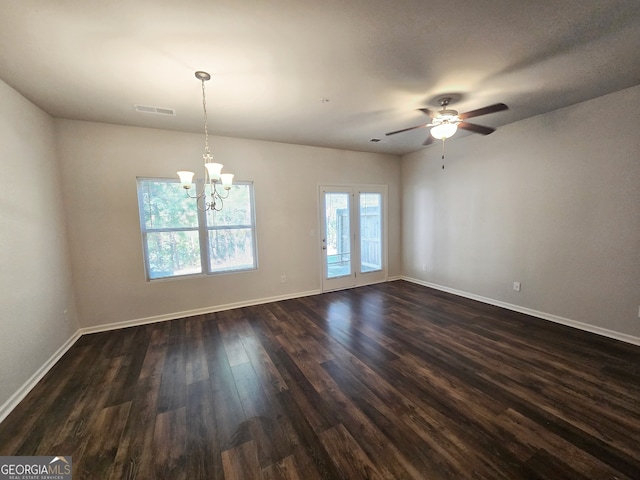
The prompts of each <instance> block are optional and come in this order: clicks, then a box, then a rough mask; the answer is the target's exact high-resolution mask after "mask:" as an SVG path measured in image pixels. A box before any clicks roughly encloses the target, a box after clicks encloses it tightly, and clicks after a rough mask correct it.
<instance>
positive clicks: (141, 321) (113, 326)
mask: <svg viewBox="0 0 640 480" xmlns="http://www.w3.org/2000/svg"><path fill="white" fill-rule="evenodd" d="M320 293H322V292H321V291H320V290H309V291H307V292H297V293H290V294H287V295H278V296H275V297H264V298H258V299H254V300H248V301H243V302H235V303H227V304H224V305H216V306H212V307H204V308H197V309H193V310H184V311H182V312H173V313H167V314H163V315H155V316H153V317H145V318H137V319H134V320H125V321H124V322H115V323H107V324H102V325H97V326H95V327H85V328H81V329H80V330H79V333H80V334H81V335H86V334H88V333H98V332H107V331H109V330H118V329H120V328H127V327H135V326H138V325H146V324H149V323H157V322H165V321H167V320H176V319H178V318H184V317H193V316H195V315H205V314H207V313H215V312H223V311H225V310H232V309H234V308H242V307H251V306H253V305H262V304H264V303H272V302H279V301H281V300H291V299H292V298H301V297H309V296H311V295H318V294H320Z"/></svg>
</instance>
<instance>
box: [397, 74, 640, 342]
mask: <svg viewBox="0 0 640 480" xmlns="http://www.w3.org/2000/svg"><path fill="white" fill-rule="evenodd" d="M639 110H640V86H636V87H633V88H630V89H627V90H623V91H620V92H617V93H613V94H610V95H607V96H605V97H601V98H597V99H594V100H591V101H588V102H584V103H581V104H578V105H574V106H571V107H568V108H564V109H561V110H557V111H555V112H551V113H548V114H545V115H540V116H537V117H534V118H530V119H527V120H524V121H521V122H517V123H514V124H511V125H507V126H505V127H502V128H500V129H499V130H498V131H497V132H496V133H494V134H492V135H490V136H488V137H481V136H479V135H470V136H468V137H465V138H459V139H456V140H454V141H451V142H450V143H448V144H447V146H446V160H445V162H444V164H445V169H444V170H442V168H441V166H442V161H441V159H440V155H441V148H440V145H434V146H433V147H430V148H426V149H424V150H421V151H420V152H417V153H415V154H411V155H408V156H405V157H404V158H403V159H402V185H403V198H402V208H403V246H402V251H403V271H404V274H405V275H406V276H408V277H411V278H415V279H418V280H421V281H424V282H428V283H433V284H436V285H439V286H443V287H448V288H452V289H456V290H460V291H463V292H468V293H471V294H474V295H479V296H482V297H486V298H489V299H494V300H497V301H500V302H506V303H510V304H513V305H518V306H522V307H525V308H528V309H532V310H535V311H538V312H543V313H547V314H551V315H556V316H559V317H563V318H566V319H570V320H573V321H578V322H583V323H586V324H589V325H593V326H596V327H601V328H604V329H608V330H613V331H615V332H620V333H623V334H627V335H631V336H635V337H640V318H638V306H639V305H640V135H639V134H638V132H640V116H639V115H638V111H639ZM481 120H482V119H478V123H482V121H481ZM425 265H426V271H423V266H425ZM514 281H519V282H522V290H521V291H520V292H514V291H513V290H512V283H513V282H514Z"/></svg>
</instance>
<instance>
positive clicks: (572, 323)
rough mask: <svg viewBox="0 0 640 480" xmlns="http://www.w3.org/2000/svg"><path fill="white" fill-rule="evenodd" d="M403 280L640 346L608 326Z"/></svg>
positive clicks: (404, 278)
mask: <svg viewBox="0 0 640 480" xmlns="http://www.w3.org/2000/svg"><path fill="white" fill-rule="evenodd" d="M402 280H406V281H407V282H411V283H416V284H418V285H422V286H424V287H429V288H433V289H436V290H440V291H443V292H447V293H452V294H454V295H458V296H460V297H465V298H470V299H471V300H477V301H478V302H482V303H487V304H489V305H495V306H496V307H502V308H506V309H507V310H513V311H514V312H519V313H524V314H526V315H531V316H532V317H536V318H541V319H543V320H548V321H550V322H555V323H560V324H562V325H566V326H568V327H573V328H577V329H578V330H584V331H585V332H590V333H595V334H597V335H602V336H603V337H608V338H613V339H614V340H620V341H621V342H626V343H631V344H633V345H639V346H640V337H634V336H633V335H627V334H626V333H620V332H616V331H614V330H609V329H607V328H602V327H598V326H596V325H589V324H588V323H583V322H579V321H577V320H571V319H570V318H565V317H560V316H558V315H553V314H552V313H546V312H540V311H538V310H533V309H530V308H526V307H521V306H520V305H514V304H512V303H507V302H502V301H500V300H494V299H492V298H488V297H483V296H481V295H476V294H474V293H469V292H464V291H462V290H456V289H455V288H450V287H445V286H443V285H438V284H436V283H431V282H425V281H424V280H419V279H417V278H412V277H405V276H403V277H402Z"/></svg>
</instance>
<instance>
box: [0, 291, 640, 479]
mask: <svg viewBox="0 0 640 480" xmlns="http://www.w3.org/2000/svg"><path fill="white" fill-rule="evenodd" d="M0 455H72V457H73V469H74V476H73V478H74V479H77V480H84V479H144V480H147V479H172V480H174V479H183V480H193V479H196V480H197V479H242V480H246V479H254V478H261V479H265V480H271V479H279V478H282V479H304V480H313V479H341V478H344V479H361V478H362V479H365V478H371V479H379V478H386V479H393V478H398V479H401V478H402V479H404V478H416V479H465V478H483V479H509V480H513V479H520V478H527V479H528V478H531V479H552V480H559V479H564V478H567V479H573V480H575V479H623V478H631V479H640V458H639V457H640V347H636V346H632V345H628V344H624V343H621V342H617V341H614V340H610V339H607V338H603V337H599V336H596V335H593V334H589V333H585V332H581V331H578V330H574V329H571V328H567V327H563V326H560V325H556V324H553V323H550V322H546V321H544V320H539V319H535V318H532V317H528V316H526V315H522V314H518V313H515V312H511V311H507V310H503V309H500V308H497V307H493V306H490V305H485V304H481V303H477V302H474V301H471V300H467V299H463V298H459V297H455V296H452V295H449V294H446V293H442V292H439V291H435V290H431V289H428V288H425V287H421V286H418V285H414V284H411V283H408V282H404V281H397V282H391V283H386V284H379V285H374V286H368V287H361V288H357V289H353V290H346V291H341V292H335V293H329V294H324V295H317V296H312V297H305V298H300V299H295V300H287V301H281V302H276V303H271V304H266V305H259V306H254V307H247V308H241V309H237V310H231V311H227V312H221V313H216V314H209V315H202V316H197V317H190V318H184V319H180V320H174V321H171V322H163V323H156V324H151V325H145V326H140V327H134V328H127V329H123V330H118V331H111V332H104V333H98V334H92V335H85V336H83V337H81V338H80V339H79V340H78V341H77V342H76V344H75V345H74V346H73V347H72V348H71V349H70V350H69V351H68V352H67V353H66V354H65V355H64V357H63V358H62V359H61V360H60V361H59V362H58V364H56V365H55V366H54V367H53V368H52V370H51V371H50V372H49V373H48V374H47V375H46V377H45V378H44V379H43V380H42V381H41V382H40V383H39V384H38V385H37V386H36V387H35V388H34V390H33V391H32V392H31V393H30V394H29V395H28V397H27V398H26V399H25V400H24V401H23V402H21V404H20V405H19V406H18V407H17V408H16V409H15V410H14V411H13V412H12V413H11V415H10V416H9V417H7V419H6V420H5V421H4V422H3V423H2V424H1V425H0Z"/></svg>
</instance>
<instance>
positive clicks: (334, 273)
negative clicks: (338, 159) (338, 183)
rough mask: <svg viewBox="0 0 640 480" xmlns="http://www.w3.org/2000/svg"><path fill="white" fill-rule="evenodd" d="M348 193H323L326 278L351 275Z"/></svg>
mask: <svg viewBox="0 0 640 480" xmlns="http://www.w3.org/2000/svg"><path fill="white" fill-rule="evenodd" d="M349 197H350V195H349V194H348V193H325V194H324V201H325V213H326V218H325V225H326V230H327V232H326V235H327V278H335V277H342V276H345V275H351V233H350V222H349Z"/></svg>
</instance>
